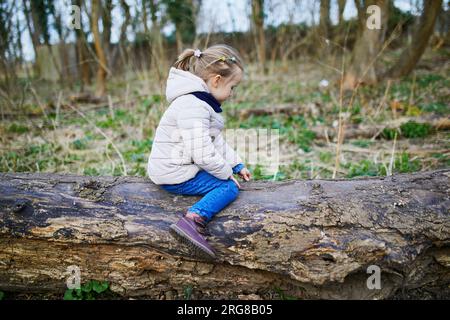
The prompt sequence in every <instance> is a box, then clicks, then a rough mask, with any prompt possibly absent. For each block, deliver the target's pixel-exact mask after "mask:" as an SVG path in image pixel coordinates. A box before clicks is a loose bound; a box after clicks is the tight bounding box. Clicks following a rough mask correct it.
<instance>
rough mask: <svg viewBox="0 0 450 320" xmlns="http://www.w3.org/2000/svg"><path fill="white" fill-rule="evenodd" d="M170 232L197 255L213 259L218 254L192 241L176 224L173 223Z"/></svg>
mask: <svg viewBox="0 0 450 320" xmlns="http://www.w3.org/2000/svg"><path fill="white" fill-rule="evenodd" d="M169 232H170V234H171V235H172V236H174V238H176V239H177V240H178V241H180V242H181V243H183V244H185V245H187V246H188V247H189V248H190V249H191V250H192V251H193V252H194V254H195V255H196V256H198V257H201V258H204V259H207V260H212V259H215V258H216V255H215V254H214V253H212V252H210V251H208V250H205V249H204V248H203V247H202V246H201V245H199V244H197V243H196V242H194V241H192V240H191V238H190V237H189V236H188V235H187V234H186V233H185V232H184V231H183V230H181V229H180V228H178V227H177V226H176V225H174V224H173V225H171V226H170V228H169Z"/></svg>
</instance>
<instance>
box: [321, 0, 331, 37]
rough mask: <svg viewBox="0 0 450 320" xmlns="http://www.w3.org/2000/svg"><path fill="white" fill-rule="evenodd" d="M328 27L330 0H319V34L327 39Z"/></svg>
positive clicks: (329, 24)
mask: <svg viewBox="0 0 450 320" xmlns="http://www.w3.org/2000/svg"><path fill="white" fill-rule="evenodd" d="M330 27H331V21H330V0H320V21H319V32H320V35H321V36H322V37H324V38H327V39H328V37H329V33H330Z"/></svg>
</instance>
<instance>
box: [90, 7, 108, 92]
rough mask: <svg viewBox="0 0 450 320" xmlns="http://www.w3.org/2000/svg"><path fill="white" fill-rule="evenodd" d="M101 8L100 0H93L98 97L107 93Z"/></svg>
mask: <svg viewBox="0 0 450 320" xmlns="http://www.w3.org/2000/svg"><path fill="white" fill-rule="evenodd" d="M99 10H100V1H99V0H92V15H91V16H92V34H93V36H94V45H95V52H96V55H97V59H98V61H97V63H98V69H97V89H96V95H97V96H98V97H100V96H103V95H105V92H106V66H107V62H106V56H105V52H104V51H103V47H102V38H101V37H100V33H99V31H98V18H99Z"/></svg>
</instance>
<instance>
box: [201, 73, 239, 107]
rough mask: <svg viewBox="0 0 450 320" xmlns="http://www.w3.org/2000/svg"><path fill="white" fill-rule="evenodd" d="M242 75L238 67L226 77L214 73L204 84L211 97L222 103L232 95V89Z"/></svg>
mask: <svg viewBox="0 0 450 320" xmlns="http://www.w3.org/2000/svg"><path fill="white" fill-rule="evenodd" d="M242 76H243V72H242V70H241V69H238V70H237V71H236V72H234V73H233V74H232V75H231V76H229V77H227V78H224V77H222V76H221V75H215V76H213V77H211V78H209V79H208V81H207V82H206V84H207V85H208V88H209V91H210V92H211V94H212V95H213V97H214V98H216V100H217V101H219V102H220V103H221V104H222V103H223V102H225V101H226V100H227V99H228V98H230V97H231V96H232V95H233V90H234V88H235V87H236V86H237V85H238V84H239V83H240V82H241V80H242Z"/></svg>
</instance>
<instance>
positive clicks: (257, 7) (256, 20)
mask: <svg viewBox="0 0 450 320" xmlns="http://www.w3.org/2000/svg"><path fill="white" fill-rule="evenodd" d="M252 20H253V25H254V29H255V36H256V50H257V53H258V60H259V63H260V66H261V70H265V66H266V37H265V34H264V0H252Z"/></svg>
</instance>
